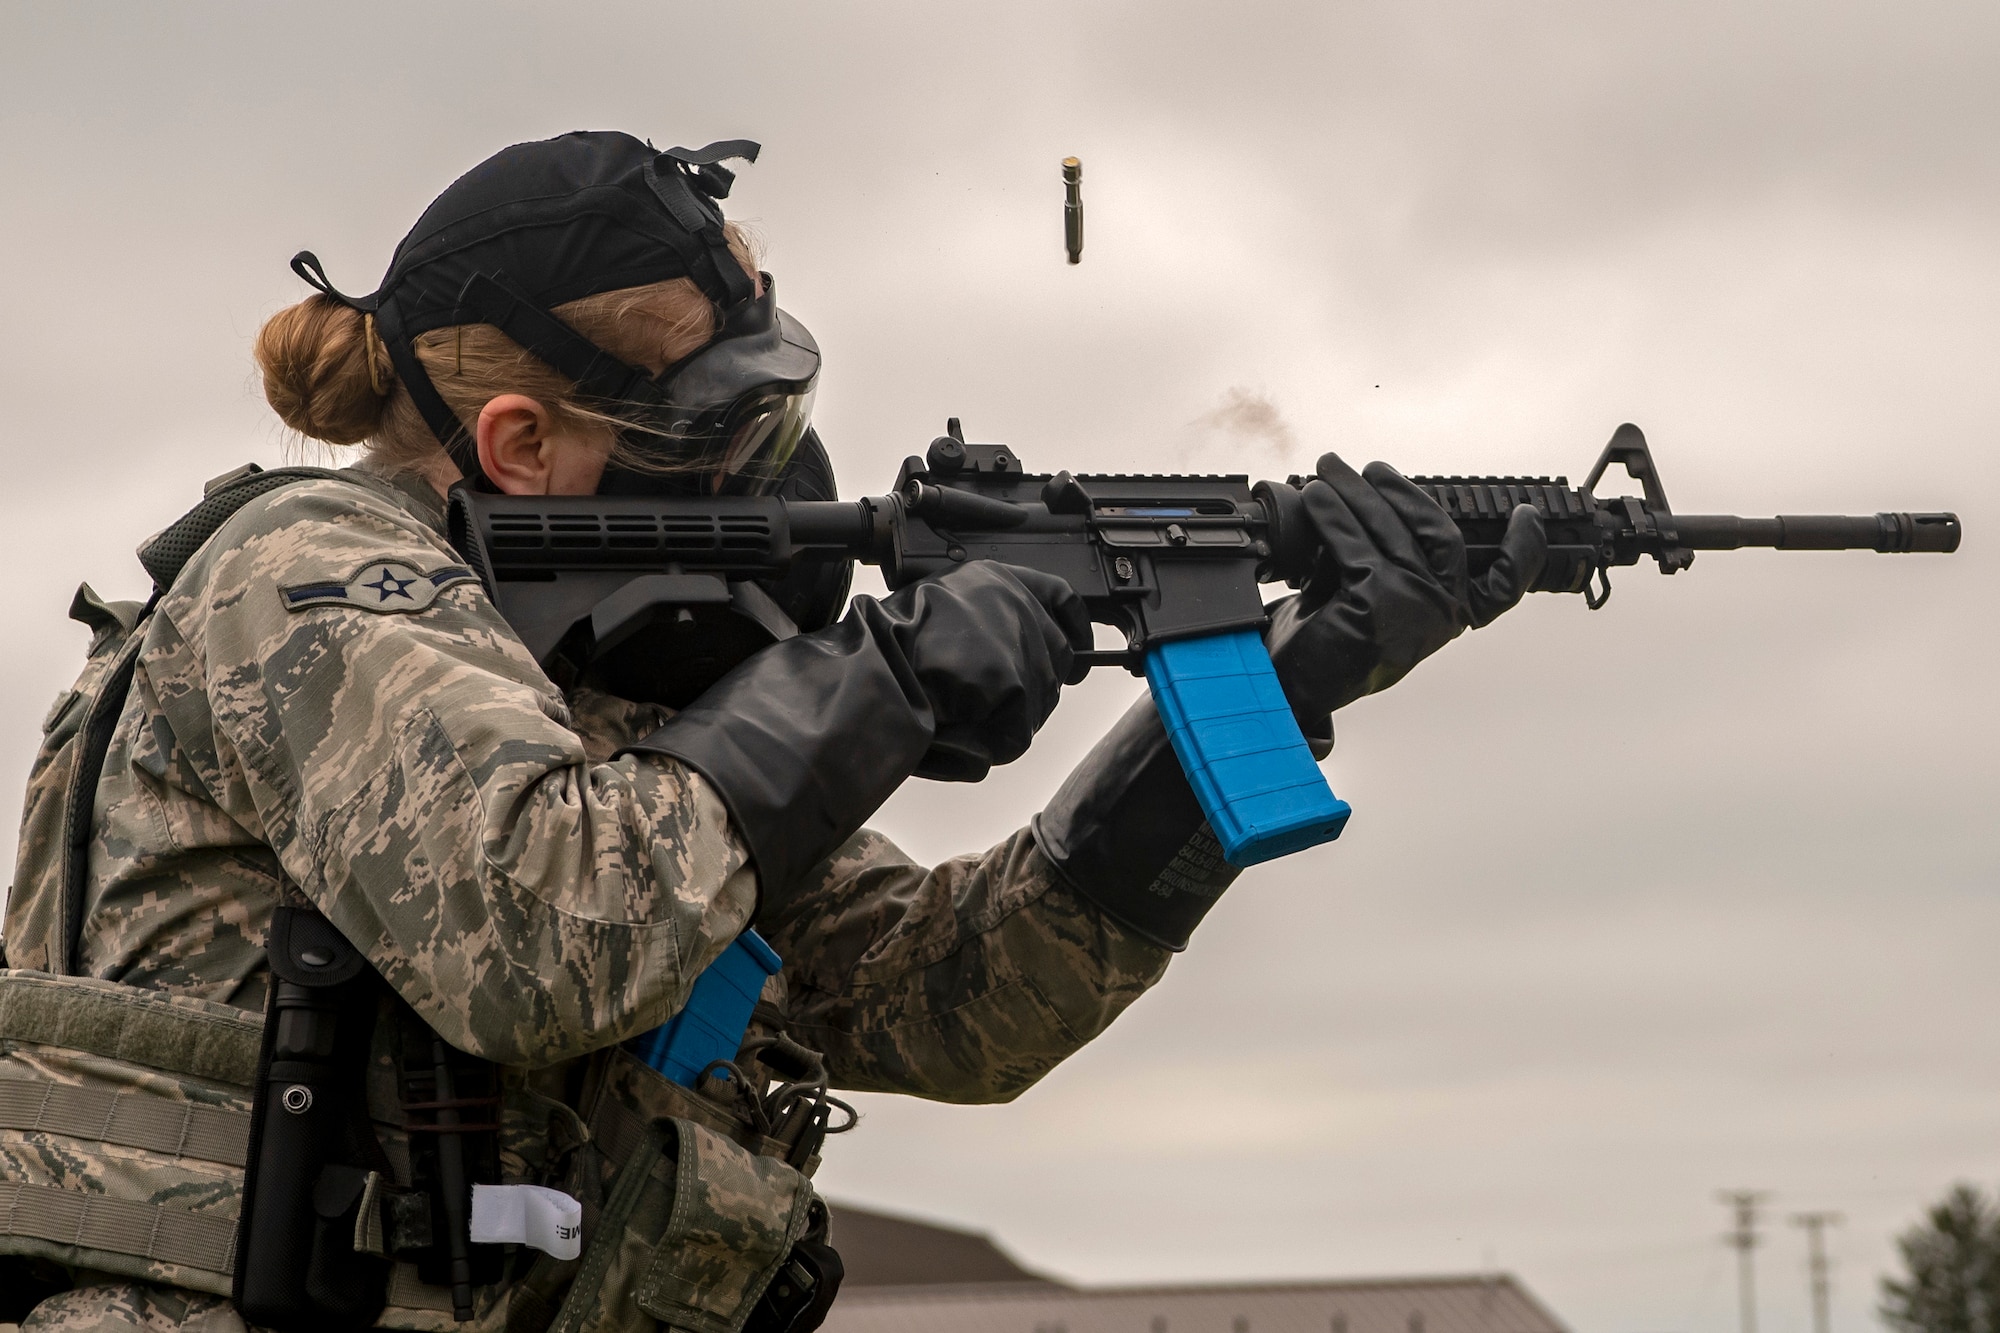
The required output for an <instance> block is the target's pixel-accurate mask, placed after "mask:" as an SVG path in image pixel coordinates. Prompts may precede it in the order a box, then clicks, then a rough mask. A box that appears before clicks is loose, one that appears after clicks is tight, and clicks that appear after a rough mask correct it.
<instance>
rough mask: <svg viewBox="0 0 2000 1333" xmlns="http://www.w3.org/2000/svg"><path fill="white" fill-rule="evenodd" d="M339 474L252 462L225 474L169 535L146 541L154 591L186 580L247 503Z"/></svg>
mask: <svg viewBox="0 0 2000 1333" xmlns="http://www.w3.org/2000/svg"><path fill="white" fill-rule="evenodd" d="M338 475H339V474H338V473H336V472H333V471H331V470H329V469H327V468H323V467H281V468H277V469H275V470H273V471H270V472H266V471H265V470H264V469H263V468H261V467H258V466H257V465H256V464H255V463H246V464H244V465H243V466H242V467H240V468H237V469H236V470H235V471H234V472H225V473H223V474H222V475H221V476H219V477H217V478H216V479H215V480H213V481H211V482H209V483H208V485H206V486H205V487H203V488H202V500H201V503H200V504H198V505H196V506H195V507H194V508H192V509H190V510H188V511H187V513H185V514H182V515H181V516H180V517H179V518H177V519H175V520H174V521H173V522H172V523H171V524H169V525H168V526H167V528H166V530H165V531H164V532H162V533H160V535H159V536H157V537H155V538H153V540H151V541H149V542H147V543H146V545H145V547H144V548H143V549H141V550H140V552H139V563H140V564H142V565H144V566H145V567H146V572H147V573H148V574H151V575H152V576H153V587H154V588H155V589H157V590H158V591H159V592H165V591H166V590H167V589H168V588H171V587H172V586H173V584H174V580H175V579H177V578H179V577H180V573H181V570H182V569H184V568H186V567H187V562H188V561H190V560H192V559H193V558H194V553H195V552H196V551H199V550H200V549H201V548H202V547H203V545H205V544H206V543H207V541H208V539H209V538H210V537H213V536H214V535H215V533H216V529H218V528H220V527H221V526H222V525H223V524H224V523H227V522H228V521H229V520H230V519H231V518H233V517H235V515H236V511H237V510H239V509H241V508H243V506H244V505H247V504H249V503H250V502H251V501H252V500H255V499H256V498H257V497H258V496H260V495H266V494H268V493H270V492H271V491H275V490H277V489H278V488H279V487H280V486H289V485H291V484H292V483H293V482H295V481H312V480H316V479H320V478H329V477H337V476H338Z"/></svg>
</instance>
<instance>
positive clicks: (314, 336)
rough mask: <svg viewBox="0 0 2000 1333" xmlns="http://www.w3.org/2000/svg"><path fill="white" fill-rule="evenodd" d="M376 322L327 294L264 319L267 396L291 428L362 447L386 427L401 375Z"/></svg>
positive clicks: (261, 363) (261, 335)
mask: <svg viewBox="0 0 2000 1333" xmlns="http://www.w3.org/2000/svg"><path fill="white" fill-rule="evenodd" d="M369 323H370V321H369V320H368V319H367V318H366V317H365V316H364V315H363V314H362V313H361V312H360V311H359V310H355V309H353V308H351V307H349V306H345V305H342V304H341V303H340V302H338V301H335V300H333V299H332V298H331V297H327V296H320V295H314V296H309V297H307V298H306V299H305V300H303V301H301V302H299V303H298V304H297V305H295V306H289V307H287V308H286V309H284V310H280V311H279V312H278V313H277V314H275V315H273V316H271V318H270V319H268V320H266V321H264V327H263V328H262V329H261V330H259V331H258V333H257V348H256V356H257V366H258V368H259V369H260V370H262V371H263V373H264V398H265V400H266V401H268V402H269V403H270V404H271V408H272V410H273V411H275V412H277V414H278V416H279V417H281V418H282V419H283V420H284V423H285V424H286V425H287V426H290V427H291V428H292V429H293V430H295V431H297V432H299V434H301V435H305V436H308V437H310V438H312V439H315V440H324V441H325V442H326V443H328V444H359V443H361V442H362V441H363V440H365V439H367V438H368V437H369V436H371V435H373V434H374V433H375V432H376V430H377V429H378V428H379V427H380V426H381V424H382V414H383V409H384V408H385V406H386V405H387V402H388V392H389V390H391V389H393V388H394V387H395V373H394V371H393V370H392V369H391V368H390V366H389V357H388V349H387V348H385V347H384V346H383V345H382V341H381V339H380V338H377V337H375V336H373V335H374V332H375V331H374V330H373V329H372V328H370V327H369Z"/></svg>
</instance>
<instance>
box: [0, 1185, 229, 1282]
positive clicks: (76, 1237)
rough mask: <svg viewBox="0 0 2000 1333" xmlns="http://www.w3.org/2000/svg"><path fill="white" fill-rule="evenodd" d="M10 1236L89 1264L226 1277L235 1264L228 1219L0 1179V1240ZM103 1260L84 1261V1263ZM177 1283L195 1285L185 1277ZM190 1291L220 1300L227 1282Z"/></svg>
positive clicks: (56, 1256)
mask: <svg viewBox="0 0 2000 1333" xmlns="http://www.w3.org/2000/svg"><path fill="white" fill-rule="evenodd" d="M8 1237H19V1238H21V1239H25V1240H39V1241H47V1242H49V1243H50V1244H52V1245H58V1246H62V1247H65V1248H68V1247H75V1249H77V1250H80V1251H83V1252H84V1254H83V1255H80V1256H78V1257H79V1258H85V1259H86V1262H90V1260H89V1259H88V1258H86V1256H100V1255H123V1256H129V1257H131V1258H134V1259H144V1260H147V1261H149V1262H152V1263H157V1264H171V1265H173V1266H174V1267H176V1268H180V1269H200V1270H203V1271H205V1272H209V1273H216V1274H222V1275H225V1276H226V1275H227V1274H228V1273H229V1272H230V1270H231V1269H233V1268H234V1267H235V1265H236V1219H235V1218H234V1217H221V1216H211V1215H207V1214H203V1213H190V1212H188V1211H187V1210H186V1209H183V1208H168V1207H164V1206H161V1205H159V1204H150V1203H135V1202H132V1201H130V1200H126V1199H113V1198H109V1197H107V1196H105V1195H102V1194H81V1193H78V1192H77V1191H75V1190H65V1189H53V1188H51V1187H49V1186H47V1185H17V1184H10V1183H6V1182H0V1239H5V1238H8ZM48 1257H51V1258H59V1257H61V1256H58V1255H49V1256H48ZM101 1262H102V1261H101V1260H98V1261H96V1262H90V1266H92V1267H96V1266H99V1264H101ZM190 1276H191V1275H190ZM180 1282H181V1284H182V1285H186V1286H195V1284H194V1283H193V1282H191V1281H189V1277H186V1276H184V1277H182V1278H181V1279H180ZM196 1289H197V1290H212V1291H214V1292H216V1293H217V1294H218V1295H219V1294H221V1293H222V1292H224V1291H226V1290H227V1289H228V1287H227V1284H226V1282H225V1283H223V1284H220V1285H215V1286H210V1285H209V1284H206V1283H204V1284H201V1285H200V1286H198V1287H197V1288H196Z"/></svg>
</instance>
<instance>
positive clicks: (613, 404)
mask: <svg viewBox="0 0 2000 1333" xmlns="http://www.w3.org/2000/svg"><path fill="white" fill-rule="evenodd" d="M757 153H758V146H757V145H756V144H754V143H751V142H749V141H747V140H730V141H727V142H723V143H715V144H710V145H709V146H708V147H706V148H702V149H698V150H690V149H684V148H674V149H669V150H668V151H666V152H664V153H662V152H657V151H655V150H654V149H653V148H652V147H651V146H650V145H647V144H644V143H642V142H640V141H639V140H637V139H635V138H633V137H631V136H630V135H625V134H618V133H596V132H579V133H575V134H567V135H563V136H562V137H560V138H557V139H549V140H542V141H539V142H535V143H526V144H516V145H514V146H513V147H511V148H507V149H503V150H502V151H501V152H499V153H497V154H495V155H494V156H493V157H492V158H489V159H488V160H487V161H485V162H483V163H481V164H480V165H479V166H477V167H475V168H473V169H472V170H471V171H469V172H467V173H466V174H465V175H464V176H462V177H460V178H459V179H458V180H457V181H456V182H454V183H453V184H452V185H451V186H450V187H449V188H448V189H447V190H446V191H445V192H444V193H443V194H441V195H440V196H438V198H437V199H436V200H435V201H433V202H432V204H431V206H430V207H429V208H428V209H426V210H425V211H424V215H423V216H422V217H421V218H419V219H418V220H417V225H416V226H415V227H414V228H412V229H411V231H410V234H409V235H408V236H406V237H405V238H404V239H403V242H402V243H401V244H400V245H398V246H397V248H396V254H395V257H394V259H393V260H392V261H391V263H390V266H389V272H388V274H387V276H385V277H384V279H383V281H382V285H381V287H380V288H379V289H378V290H377V291H376V292H375V293H374V294H373V295H371V296H366V297H351V296H347V295H345V294H343V293H341V292H340V291H338V290H337V289H335V288H334V286H333V285H332V283H331V282H329V281H328V280H327V278H326V275H325V272H324V270H323V269H322V268H321V266H320V263H319V260H318V259H317V258H316V257H314V256H313V255H312V254H311V253H310V252H301V253H300V254H299V255H298V256H296V257H295V258H294V259H293V260H292V268H293V271H294V272H296V273H297V274H298V275H299V276H300V277H301V278H303V279H305V281H307V282H308V283H310V284H311V285H312V286H314V287H315V288H317V289H319V290H320V291H321V292H322V293H324V294H326V295H327V296H329V297H331V298H332V299H334V300H337V301H340V302H342V303H344V304H346V305H349V306H352V307H354V308H355V309H358V310H361V311H364V312H365V313H367V314H369V315H372V316H373V317H374V321H375V327H376V329H377V331H378V333H379V334H380V336H381V338H382V342H383V344H384V346H385V347H386V348H387V350H388V353H389V359H390V362H391V363H392V364H393V365H394V367H395V369H396V374H397V377H398V378H399V379H400V381H401V382H402V384H403V386H404V388H405V389H406V390H407V391H408V392H409V394H410V397H411V400H412V402H413V403H414V405H415V406H416V408H417V410H418V411H419V413H420V414H421V415H422V416H423V418H424V420H425V422H426V423H427V424H428V425H429V426H430V428H431V430H432V432H433V433H434V434H435V435H436V436H437V438H438V440H439V442H440V443H441V444H442V445H443V446H444V448H445V451H446V452H447V453H448V454H450V456H451V457H452V459H453V461H454V462H456V463H457V464H458V467H459V470H460V472H461V473H463V474H464V477H465V478H466V479H465V480H464V481H462V482H460V483H459V485H458V486H457V487H454V493H453V497H452V512H453V515H454V517H453V527H454V537H455V538H460V537H464V538H465V539H466V540H473V538H471V537H469V536H466V534H471V533H476V532H477V531H478V529H479V525H478V524H477V523H470V524H468V523H466V522H465V521H464V517H465V515H466V514H468V513H469V512H470V511H471V509H473V508H485V509H489V510H490V509H493V508H494V507H507V506H514V507H516V508H519V509H520V510H521V512H522V514H523V516H524V518H525V516H526V515H528V514H530V513H531V512H532V511H533V510H534V509H535V507H536V506H535V501H536V497H509V496H501V495H498V494H496V493H495V489H494V487H493V486H492V485H491V483H490V482H489V481H488V480H487V478H486V477H485V475H484V473H483V472H482V470H481V468H480V464H479V456H478V449H477V447H476V446H475V444H474V442H473V440H472V438H471V436H470V434H469V432H468V431H467V430H466V429H465V426H464V424H463V423H462V422H460V421H459V419H458V417H457V415H456V414H455V413H453V412H452V410H451V409H450V407H449V406H448V405H447V404H446V403H445V402H444V400H443V398H442V397H441V396H440V395H439V394H438V392H437V388H436V386H435V385H434V384H433V383H432V382H431V379H430V377H429V375H428V374H427V372H426V371H425V369H424V367H423V365H422V363H421V362H420V361H419V360H418V359H417V356H416V353H415V349H414V344H413V341H412V340H413V339H415V338H416V337H417V336H418V335H420V334H423V333H426V332H428V331H430V330H432V329H438V328H448V327H452V326H455V325H461V324H490V325H492V326H494V327H496V328H498V329H500V330H501V331H502V332H504V333H505V334H507V335H508V337H510V338H512V339H513V340H514V341H515V342H516V343H518V344H520V345H521V346H522V347H523V348H525V349H526V350H527V351H528V352H529V353H530V354H531V355H533V356H535V357H536V358H537V359H539V360H541V361H543V362H545V363H547V364H548V365H549V366H551V367H552V368H554V369H555V370H557V371H558V372H560V373H561V374H563V375H565V376H567V377H568V378H569V379H571V380H572V381H574V382H575V384H576V387H577V393H578V395H579V396H580V397H581V398H583V399H584V400H585V401H587V402H589V403H590V404H591V405H592V406H593V407H594V408H596V409H598V410H600V411H602V412H604V413H605V414H606V415H608V416H611V417H613V418H615V419H616V420H618V421H619V422H621V423H623V424H622V425H621V426H620V427H619V439H620V445H621V447H620V449H619V450H618V451H617V453H615V454H614V455H613V458H612V461H611V462H610V464H608V465H607V467H606V469H605V473H604V477H603V480H602V481H601V482H600V484H599V488H598V494H599V495H602V496H618V497H628V498H634V499H638V498H644V497H662V498H665V497H673V496H697V495H699V496H718V495H724V496H729V495H744V496H751V495H773V494H776V495H786V496H792V497H796V498H800V499H831V498H834V485H833V472H832V468H831V466H830V464H829V462H828V460H827V457H826V452H825V450H824V449H823V448H821V447H820V445H819V441H818V438H817V437H816V436H815V435H814V434H813V433H812V431H811V413H812V398H813V390H814V387H815V385H816V383H817V380H818V376H819V361H820V357H819V347H818V345H817V344H816V343H815V342H814V341H813V338H812V335H811V334H810V333H808V332H807V331H806V329H805V326H804V325H802V324H800V323H799V322H798V321H797V320H795V319H793V318H792V317H791V316H790V315H788V314H786V313H785V312H784V311H782V310H780V309H778V305H777V293H776V288H775V284H774V283H773V282H772V281H771V279H770V278H769V276H768V275H759V277H760V279H761V281H760V280H759V279H753V278H752V276H751V275H750V274H748V273H746V272H745V271H744V269H743V266H742V265H741V264H740V263H738V261H737V259H736V257H735V255H734V254H733V253H731V251H730V249H729V245H728V240H727V237H726V235H725V233H724V230H723V216H722V211H721V208H720V207H719V205H718V202H717V201H719V200H721V199H724V198H726V197H727V196H728V194H729V190H730V187H731V185H732V183H733V181H734V176H733V175H732V173H730V172H729V171H728V170H726V169H725V168H723V167H722V166H721V165H720V164H721V163H722V162H723V161H724V160H727V159H729V158H743V159H747V160H749V161H753V162H754V161H755V160H756V157H757ZM678 277H686V278H688V279H690V280H692V281H693V282H694V283H695V285H696V286H697V287H698V288H700V290H701V291H702V292H703V293H704V294H705V295H706V296H707V297H708V299H709V301H710V302H711V304H712V305H713V307H714V309H715V312H716V333H715V336H714V337H712V338H711V339H710V340H709V341H708V342H707V343H706V344H704V345H703V346H702V347H700V348H699V349H697V350H696V351H695V352H694V353H692V354H691V355H689V356H687V357H684V358H682V359H681V360H680V361H678V362H676V363H675V364H673V365H670V366H668V367H666V368H665V369H664V370H662V371H660V372H658V373H654V372H653V371H651V370H649V369H647V368H644V367H639V366H633V365H631V364H629V363H627V362H625V361H623V360H621V359H619V358H618V357H615V356H613V355H612V354H611V353H609V352H607V351H606V350H604V349H603V348H601V347H599V346H598V345H597V344H595V343H593V342H592V341H590V340H589V339H588V338H586V337H584V336H583V335H582V334H581V333H579V332H577V331H576V330H575V329H573V328H571V327H570V326H569V325H567V324H565V323H563V321H562V320H561V319H559V318H557V317H556V315H554V314H553V313H552V309H553V307H555V306H559V305H562V304H563V303H565V302H568V301H573V300H577V299H579V298H581V297H584V296H590V295H594V294H597V293H599V292H607V291H616V290H621V289H624V288H628V287H637V286H642V285H645V284H648V283H653V282H660V281H664V280H666V279H670V278H678ZM461 529H463V531H461ZM461 550H462V551H464V553H465V554H466V556H467V558H468V560H472V561H473V563H474V564H475V566H479V561H478V559H477V555H476V552H475V551H471V550H465V547H464V546H463V545H461ZM480 567H482V568H483V566H480ZM849 572H850V571H849V569H848V568H847V567H846V566H845V565H844V564H842V565H839V566H838V567H834V566H832V565H829V564H826V563H824V562H821V563H812V562H803V561H802V562H801V563H799V564H798V565H796V566H794V567H793V568H791V569H789V570H787V571H785V572H784V573H782V574H780V575H775V576H773V577H772V578H770V579H764V580H757V581H754V582H753V581H745V582H741V583H731V584H730V585H729V589H728V596H727V598H726V599H724V600H717V599H716V598H714V597H705V598H704V599H703V600H701V601H699V602H697V603H695V604H682V605H675V604H673V603H671V602H666V603H662V604H660V605H659V606H657V607H654V608H650V609H649V608H647V607H644V606H642V607H640V608H639V610H638V611H637V612H635V613H634V614H631V615H626V616H624V617H623V618H622V619H621V620H620V621H619V626H620V632H619V634H618V636H617V638H616V642H607V641H606V636H600V635H599V634H597V633H596V632H595V629H594V626H597V625H601V624H602V623H603V619H604V618H603V617H602V616H600V615H594V612H595V611H596V610H597V605H598V602H601V601H602V600H603V599H604V598H608V597H610V596H611V595H612V594H613V593H615V592H617V591H618V589H607V588H605V587H603V586H601V585H590V584H589V581H588V580H582V581H579V580H576V579H572V580H570V581H569V582H568V583H567V584H565V583H564V581H563V580H560V579H558V580H552V581H549V582H548V586H547V587H546V588H542V587H539V586H536V587H528V586H523V587H516V588H508V589H502V588H499V587H496V586H494V584H493V582H492V581H491V580H490V579H489V581H488V589H487V590H488V592H489V594H491V595H492V596H493V597H494V599H495V602H496V604H497V605H499V606H500V608H501V610H502V612H503V614H505V615H506V616H507V618H508V620H509V622H510V623H512V624H513V626H514V628H515V629H516V631H517V632H519V633H520V634H521V635H522V638H523V640H524V641H525V642H527V643H528V645H529V648H530V650H531V651H533V652H534V653H535V655H536V658H537V660H538V661H540V662H542V664H543V666H544V667H545V669H547V670H549V672H550V674H551V676H552V677H553V678H555V679H556V680H557V681H558V683H561V684H564V685H570V684H577V683H584V684H593V685H598V686H601V687H602V688H605V689H607V690H610V691H611V692H612V693H615V694H618V695H620V696H621V697H624V698H629V699H635V700H640V701H648V702H657V703H664V704H669V705H673V706H680V705H683V704H685V703H687V702H689V701H690V700H692V699H693V698H694V697H695V696H696V695H698V694H699V693H700V692H701V691H702V690H703V689H706V688H707V686H708V685H709V684H712V683H713V682H714V680H715V679H717V678H718V677H719V676H721V675H722V674H723V673H724V672H726V671H727V670H728V668H729V667H731V666H733V665H734V664H735V663H736V662H738V661H741V660H742V659H743V658H744V657H746V656H748V655H749V654H750V653H751V652H754V651H756V649H757V648H759V647H762V646H764V645H765V644H768V643H771V642H773V641H775V640H777V639H781V638H787V637H790V636H791V635H792V634H796V633H797V632H799V630H801V629H816V628H819V627H820V626H822V625H825V624H827V623H830V622H831V621H832V619H833V617H834V616H836V615H837V614H838V613H839V610H840V607H841V605H842V604H843V603H844V601H845V599H846V593H847V584H848V578H849ZM626 591H627V592H628V593H629V589H628V590H626ZM599 594H602V596H601V597H600V596H599ZM593 598H596V599H597V601H592V599H593ZM627 600H628V601H629V600H630V597H629V596H628V597H627ZM585 602H591V604H590V605H585V604H584V603H585ZM629 609H630V608H628V610H629ZM655 611H656V612H657V614H653V613H652V612H655Z"/></svg>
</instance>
